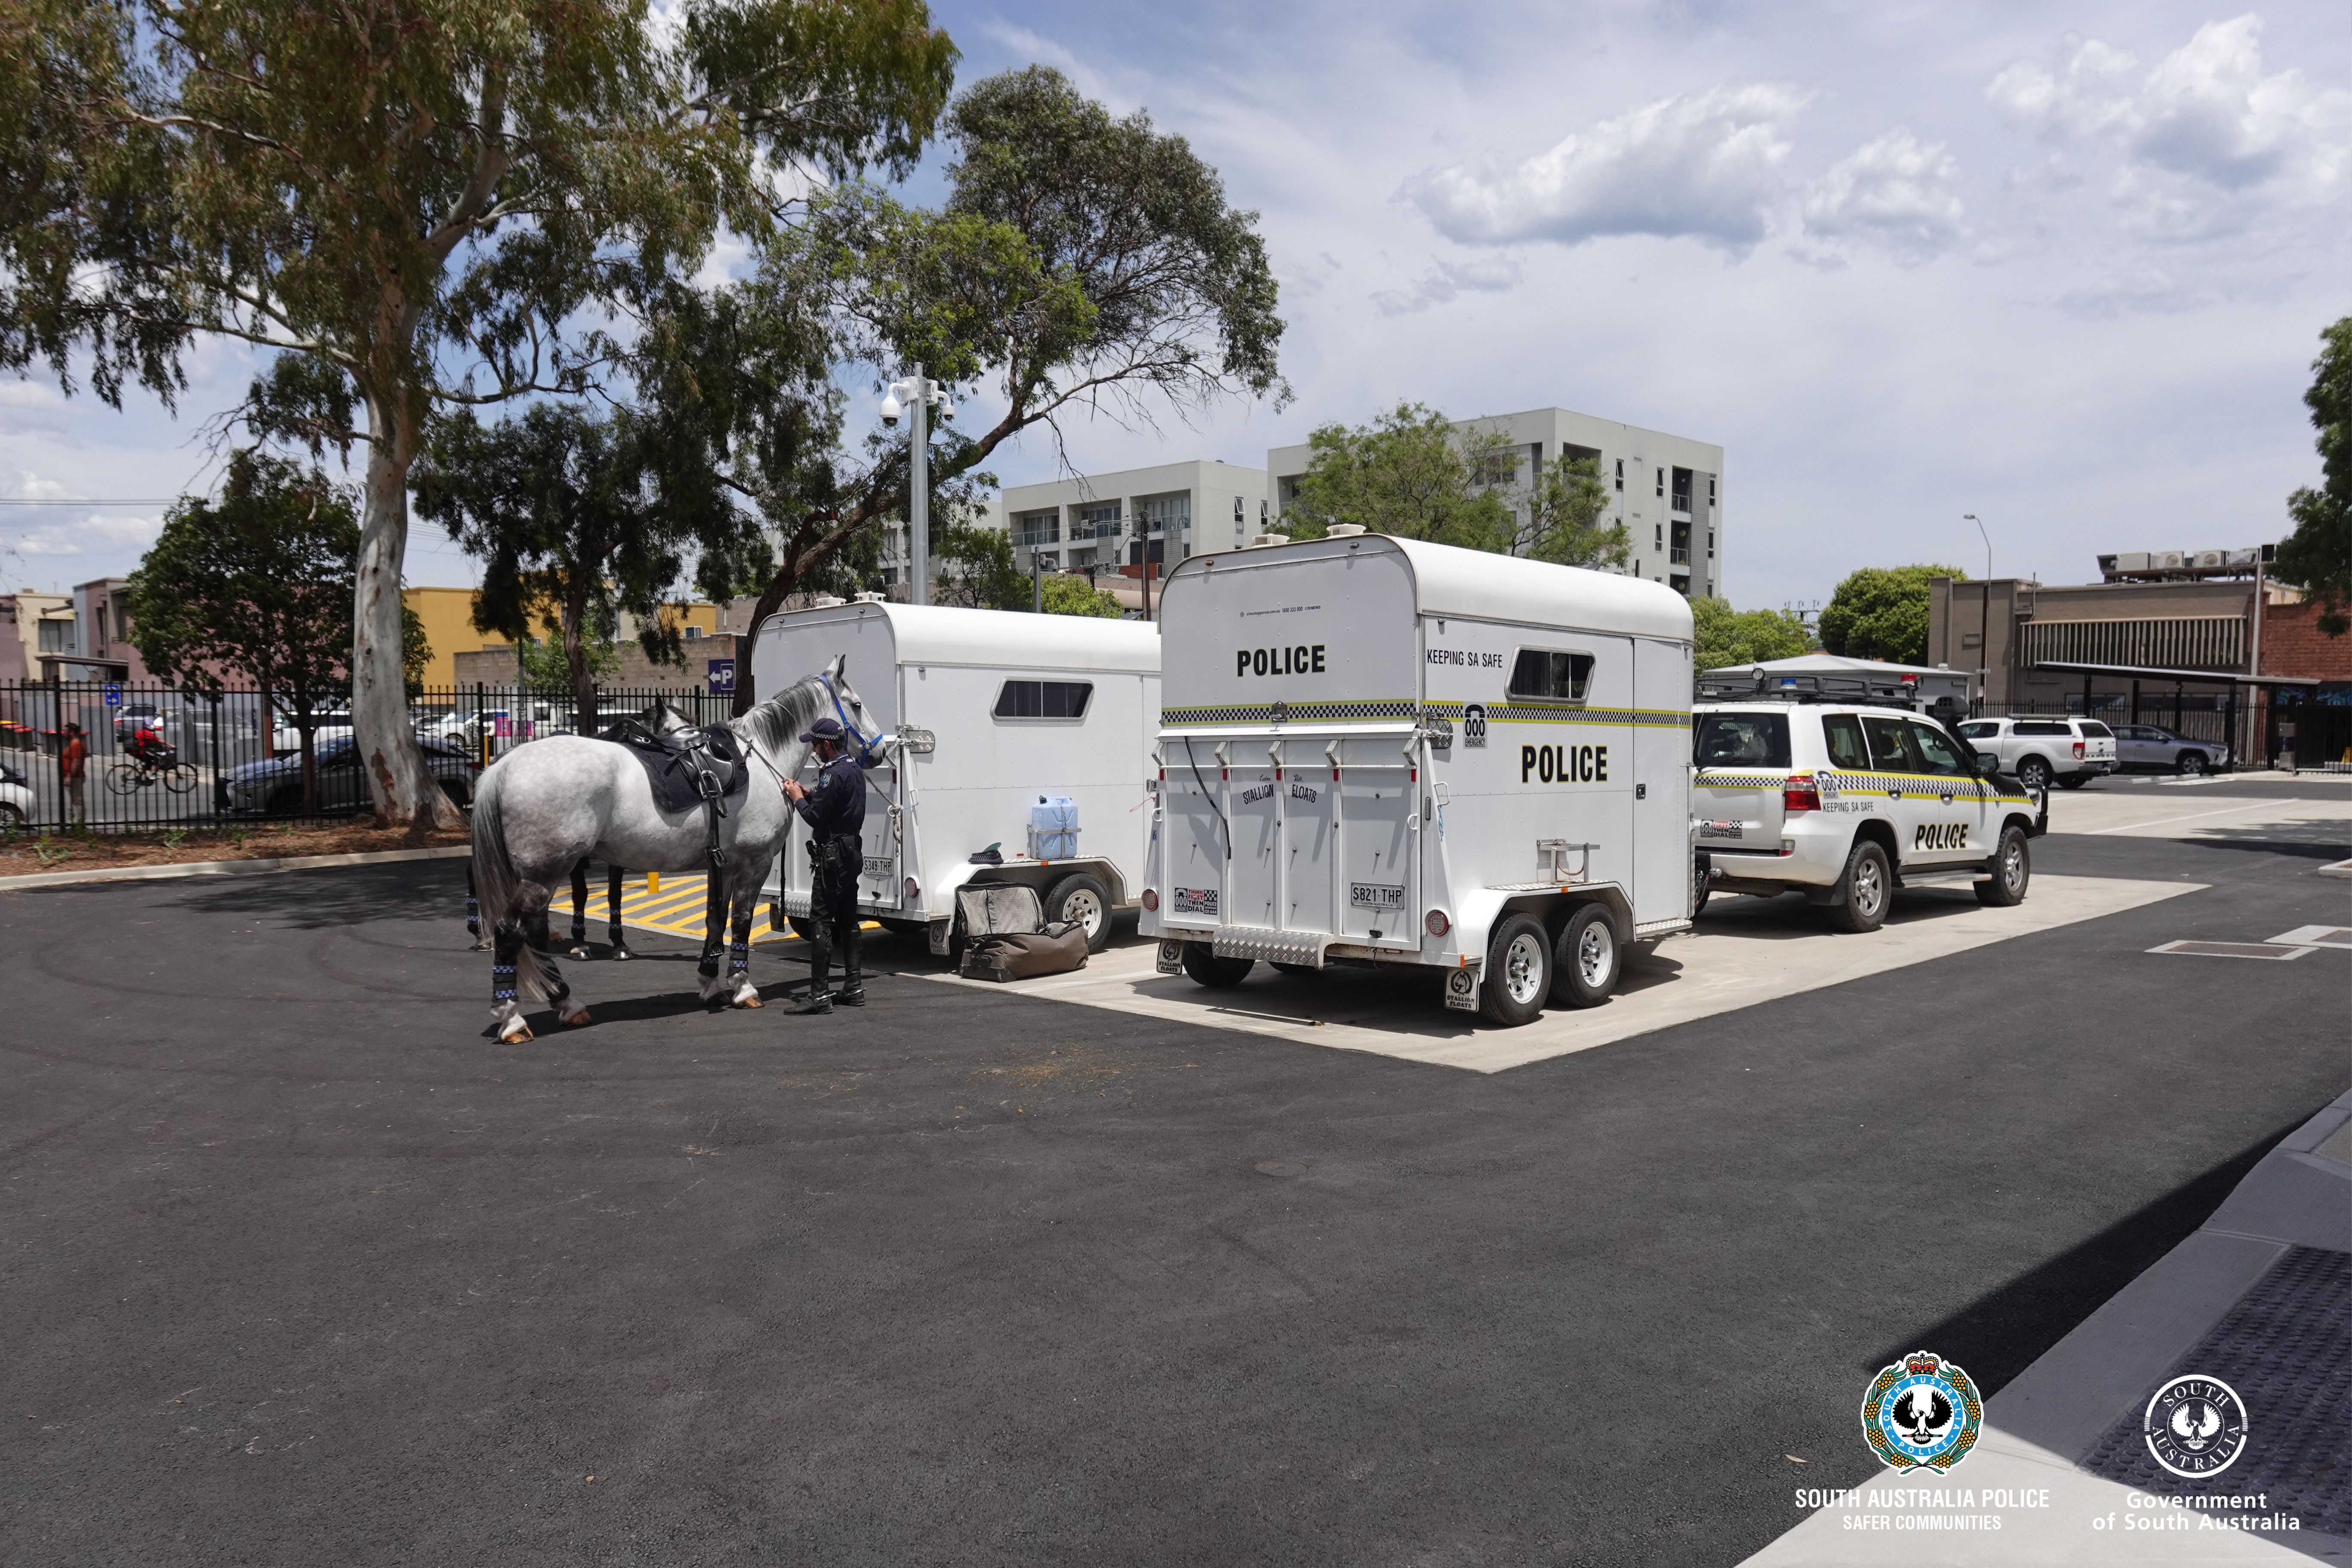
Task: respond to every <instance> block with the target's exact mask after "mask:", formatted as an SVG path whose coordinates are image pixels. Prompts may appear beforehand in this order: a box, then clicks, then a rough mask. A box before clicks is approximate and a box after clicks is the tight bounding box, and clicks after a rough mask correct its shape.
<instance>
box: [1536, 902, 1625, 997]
mask: <svg viewBox="0 0 2352 1568" xmlns="http://www.w3.org/2000/svg"><path fill="white" fill-rule="evenodd" d="M1551 959H1552V982H1551V999H1552V1001H1553V1002H1555V1003H1556V1004H1558V1005H1560V1006H1562V1007H1597V1006H1599V1005H1601V1003H1603V1002H1606V1001H1608V1000H1609V994H1610V993H1611V992H1612V991H1614V990H1616V989H1617V974H1618V971H1619V969H1620V968H1621V967H1622V964H1623V963H1624V948H1623V947H1622V945H1621V944H1620V943H1619V942H1618V941H1617V922H1616V921H1613V920H1612V919H1610V918H1609V910H1608V909H1607V907H1606V906H1605V905H1601V904H1580V905H1578V906H1577V907H1576V909H1575V910H1573V911H1572V912H1571V913H1570V915H1569V917H1568V922H1567V923H1566V924H1565V925H1563V926H1561V927H1560V928H1559V942H1555V943H1554V944H1553V946H1552V954H1551Z"/></svg>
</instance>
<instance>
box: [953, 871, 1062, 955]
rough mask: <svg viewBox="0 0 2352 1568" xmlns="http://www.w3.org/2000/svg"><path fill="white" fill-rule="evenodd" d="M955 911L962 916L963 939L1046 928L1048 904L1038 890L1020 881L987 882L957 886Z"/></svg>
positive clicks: (970, 939) (968, 939)
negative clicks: (1046, 904)
mask: <svg viewBox="0 0 2352 1568" xmlns="http://www.w3.org/2000/svg"><path fill="white" fill-rule="evenodd" d="M956 912H957V913H959V914H961V916H963V931H964V940H966V941H967V942H970V941H972V940H974V939H976V938H979V937H983V936H998V935H1002V934H1003V933H1004V932H1006V931H1043V930H1044V929H1045V905H1044V904H1042V903H1040V902H1039V901H1038V899H1037V889H1034V888H1025V887H1023V886H1022V885H1021V884H1020V883H1018V882H984V883H982V884H981V885H979V886H977V887H963V888H958V889H956Z"/></svg>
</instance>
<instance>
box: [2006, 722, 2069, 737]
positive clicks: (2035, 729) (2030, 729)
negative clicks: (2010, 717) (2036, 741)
mask: <svg viewBox="0 0 2352 1568" xmlns="http://www.w3.org/2000/svg"><path fill="white" fill-rule="evenodd" d="M2073 732H2074V731H2070V730H2068V729H2067V728H2066V726H2065V725H2063V724H2061V723H2059V722H2058V721H2056V720H2054V719H2021V720H2019V721H2017V728H2016V729H2015V730H2013V731H2011V733H2012V734H2018V735H2067V734H2072V733H2073Z"/></svg>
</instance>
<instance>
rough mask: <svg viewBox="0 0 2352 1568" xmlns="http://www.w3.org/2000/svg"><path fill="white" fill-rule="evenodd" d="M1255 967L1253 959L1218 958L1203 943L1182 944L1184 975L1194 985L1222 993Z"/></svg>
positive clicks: (1246, 976) (1214, 952)
mask: <svg viewBox="0 0 2352 1568" xmlns="http://www.w3.org/2000/svg"><path fill="white" fill-rule="evenodd" d="M1256 967H1257V963H1256V961H1255V960H1254V959H1247V958H1219V957H1218V956H1217V951H1216V949H1214V948H1213V947H1211V946H1210V945H1209V944H1208V943H1207V942H1186V943H1185V944H1184V973H1187V974H1189V975H1191V976H1192V979H1193V980H1194V982H1195V983H1197V984H1202V985H1206V986H1209V987H1211V988H1212V989H1213V990H1218V991H1222V990H1223V989H1224V988H1225V987H1227V986H1229V985H1239V984H1241V983H1242V982H1243V981H1244V980H1247V979H1248V978H1249V973H1250V971H1251V970H1253V969H1255V968H1256Z"/></svg>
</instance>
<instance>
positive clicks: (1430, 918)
mask: <svg viewBox="0 0 2352 1568" xmlns="http://www.w3.org/2000/svg"><path fill="white" fill-rule="evenodd" d="M1421 929H1422V930H1423V931H1427V932H1428V933H1429V934H1430V935H1432V936H1444V934H1445V933H1446V932H1447V931H1452V930H1453V929H1454V922H1453V921H1449V920H1447V919H1446V918H1445V911H1444V910H1430V911H1429V913H1428V914H1427V915H1426V916H1425V917H1423V920H1422V922H1421Z"/></svg>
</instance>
